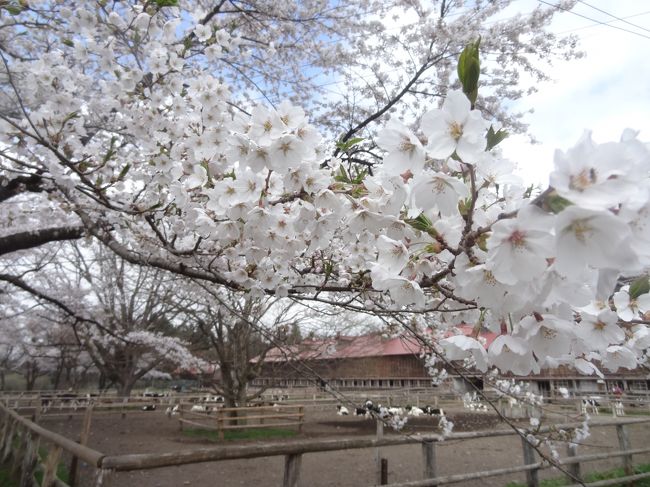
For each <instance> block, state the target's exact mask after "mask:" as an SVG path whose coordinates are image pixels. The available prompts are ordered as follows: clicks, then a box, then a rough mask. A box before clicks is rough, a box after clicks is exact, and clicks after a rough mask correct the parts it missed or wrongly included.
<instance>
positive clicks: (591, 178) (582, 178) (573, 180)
mask: <svg viewBox="0 0 650 487" xmlns="http://www.w3.org/2000/svg"><path fill="white" fill-rule="evenodd" d="M596 177H597V174H596V170H595V169H594V168H593V167H592V168H590V169H583V170H582V171H580V172H579V173H578V174H572V175H571V177H570V178H569V187H570V188H571V189H575V190H577V191H584V190H585V189H587V188H588V187H589V186H591V185H592V184H595V183H596Z"/></svg>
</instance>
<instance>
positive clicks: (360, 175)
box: [352, 169, 368, 184]
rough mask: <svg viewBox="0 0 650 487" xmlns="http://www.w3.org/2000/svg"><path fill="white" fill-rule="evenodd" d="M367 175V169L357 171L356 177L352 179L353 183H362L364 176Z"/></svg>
mask: <svg viewBox="0 0 650 487" xmlns="http://www.w3.org/2000/svg"><path fill="white" fill-rule="evenodd" d="M367 175H368V171H367V170H366V169H364V170H363V171H361V172H357V175H356V177H355V178H354V179H353V180H352V182H353V183H354V184H361V183H363V180H364V178H365V177H366V176H367Z"/></svg>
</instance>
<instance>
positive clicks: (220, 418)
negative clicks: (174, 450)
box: [178, 404, 305, 440]
mask: <svg viewBox="0 0 650 487" xmlns="http://www.w3.org/2000/svg"><path fill="white" fill-rule="evenodd" d="M186 406H187V404H180V405H179V409H178V414H179V417H178V423H179V426H180V429H181V430H182V429H183V425H184V424H188V425H190V426H196V427H199V428H204V429H208V430H212V431H217V434H218V437H219V439H221V440H223V439H224V436H225V435H224V433H225V431H227V430H245V429H251V428H256V429H257V428H278V427H286V426H292V427H293V426H296V427H297V428H298V433H300V432H302V425H303V424H304V421H305V408H304V406H302V405H294V406H280V405H274V406H258V407H243V408H216V409H214V410H211V411H206V412H193V411H191V410H187V409H185V407H186ZM282 411H290V412H282ZM249 413H253V414H249ZM188 417H190V418H194V419H196V420H200V421H193V420H191V419H187V418H188ZM205 421H208V423H207V424H206V423H205ZM251 421H252V423H251Z"/></svg>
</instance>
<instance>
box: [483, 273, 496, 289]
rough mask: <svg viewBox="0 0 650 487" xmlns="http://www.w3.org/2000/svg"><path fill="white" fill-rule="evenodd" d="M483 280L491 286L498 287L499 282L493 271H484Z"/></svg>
mask: <svg viewBox="0 0 650 487" xmlns="http://www.w3.org/2000/svg"><path fill="white" fill-rule="evenodd" d="M483 280H484V281H485V283H486V284H489V285H490V286H496V284H497V280H496V279H495V278H494V274H492V271H483Z"/></svg>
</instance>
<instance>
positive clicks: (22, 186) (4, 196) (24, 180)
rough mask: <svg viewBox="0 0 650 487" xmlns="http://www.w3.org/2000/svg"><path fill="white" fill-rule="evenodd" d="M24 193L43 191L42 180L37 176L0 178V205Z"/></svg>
mask: <svg viewBox="0 0 650 487" xmlns="http://www.w3.org/2000/svg"><path fill="white" fill-rule="evenodd" d="M25 191H28V192H32V193H40V192H41V191H44V188H43V178H42V177H41V176H40V175H38V174H32V175H31V176H16V177H15V178H12V179H7V178H5V177H0V203H1V202H3V201H6V200H8V199H10V198H13V197H14V196H17V195H19V194H21V193H23V192H25Z"/></svg>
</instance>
